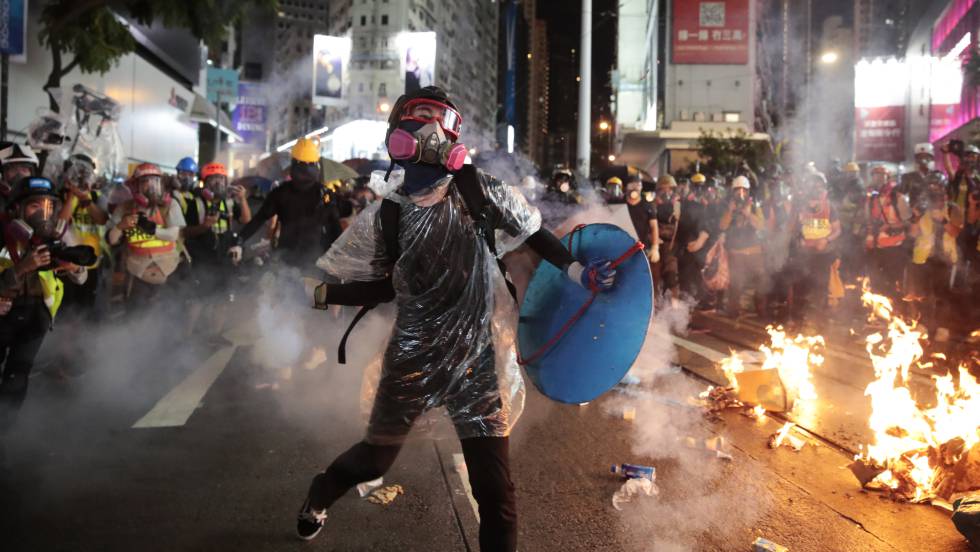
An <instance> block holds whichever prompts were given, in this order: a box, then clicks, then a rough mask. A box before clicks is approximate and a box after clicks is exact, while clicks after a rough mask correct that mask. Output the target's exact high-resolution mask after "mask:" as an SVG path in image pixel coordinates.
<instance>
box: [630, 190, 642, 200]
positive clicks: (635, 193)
mask: <svg viewBox="0 0 980 552" xmlns="http://www.w3.org/2000/svg"><path fill="white" fill-rule="evenodd" d="M629 198H630V200H631V201H636V200H638V199H640V190H630V191H629Z"/></svg>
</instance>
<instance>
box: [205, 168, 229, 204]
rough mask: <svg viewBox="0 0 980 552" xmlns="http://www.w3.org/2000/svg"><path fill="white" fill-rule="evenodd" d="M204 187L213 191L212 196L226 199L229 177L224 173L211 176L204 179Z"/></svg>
mask: <svg viewBox="0 0 980 552" xmlns="http://www.w3.org/2000/svg"><path fill="white" fill-rule="evenodd" d="M204 187H205V188H206V189H207V190H208V191H210V192H211V195H212V197H215V198H218V199H225V198H226V197H227V196H228V179H227V178H225V177H224V176H223V175H220V174H216V175H212V176H209V177H208V178H207V180H205V181H204Z"/></svg>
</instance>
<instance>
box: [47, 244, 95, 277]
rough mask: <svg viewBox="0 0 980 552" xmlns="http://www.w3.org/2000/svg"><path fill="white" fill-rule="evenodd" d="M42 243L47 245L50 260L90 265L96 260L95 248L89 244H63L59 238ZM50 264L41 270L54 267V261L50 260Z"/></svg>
mask: <svg viewBox="0 0 980 552" xmlns="http://www.w3.org/2000/svg"><path fill="white" fill-rule="evenodd" d="M43 244H44V245H46V246H47V247H48V252H49V253H51V259H52V261H54V260H58V261H62V262H66V263H71V264H75V265H78V266H90V265H93V264H95V262H96V261H97V260H98V257H97V256H96V255H95V249H93V248H92V246H90V245H65V244H64V242H62V241H61V240H49V241H45V242H43ZM51 265H52V266H49V267H45V268H42V269H41V270H51V269H52V268H55V265H56V263H54V262H52V263H51Z"/></svg>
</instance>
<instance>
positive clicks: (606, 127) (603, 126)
mask: <svg viewBox="0 0 980 552" xmlns="http://www.w3.org/2000/svg"><path fill="white" fill-rule="evenodd" d="M599 130H601V131H603V132H605V131H607V130H609V123H607V122H606V121H599Z"/></svg>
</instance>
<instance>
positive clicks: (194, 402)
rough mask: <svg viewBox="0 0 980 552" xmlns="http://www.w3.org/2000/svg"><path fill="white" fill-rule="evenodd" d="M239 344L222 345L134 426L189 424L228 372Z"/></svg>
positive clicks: (176, 425) (177, 425)
mask: <svg viewBox="0 0 980 552" xmlns="http://www.w3.org/2000/svg"><path fill="white" fill-rule="evenodd" d="M235 349H237V346H234V345H232V346H230V347H222V348H221V349H218V350H217V351H215V353H214V354H212V355H211V356H210V357H209V358H208V359H207V360H205V361H204V363H203V364H201V366H200V368H198V369H197V370H195V371H194V372H193V373H191V374H190V375H188V376H187V377H186V378H184V381H182V382H180V383H179V384H177V386H176V387H174V388H173V389H171V390H170V392H169V393H167V394H166V395H165V396H164V397H163V398H162V399H160V400H159V401H157V404H156V405H154V406H153V408H152V409H151V410H150V411H149V412H147V413H146V415H145V416H143V417H142V418H140V419H139V420H138V421H137V422H136V423H135V424H133V427H134V428H146V427H179V426H182V425H184V424H186V423H187V420H188V419H190V417H191V414H193V413H194V411H195V410H197V407H198V406H200V404H201V399H203V398H204V395H205V394H206V393H207V392H208V389H210V388H211V385H212V384H214V381H215V380H216V379H218V376H220V375H221V372H223V371H224V369H225V367H226V366H227V365H228V362H229V361H230V360H231V357H232V355H234V354H235Z"/></svg>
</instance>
